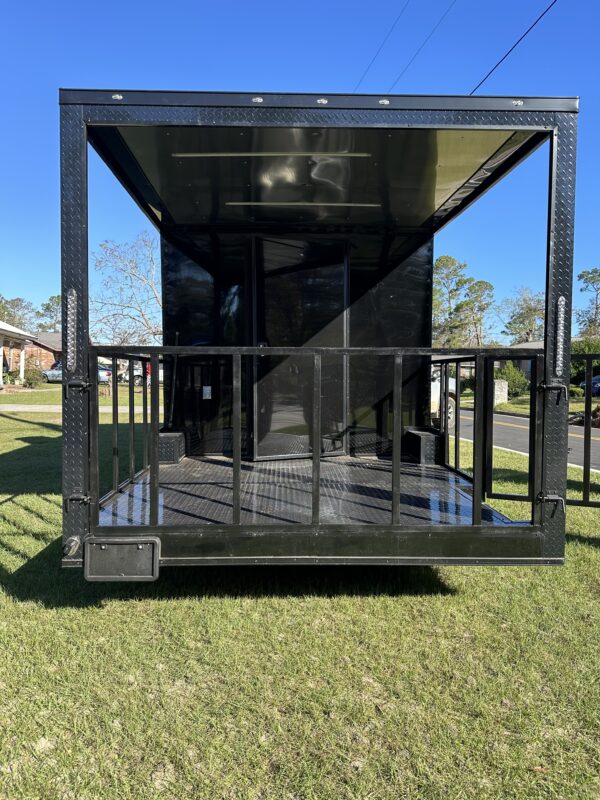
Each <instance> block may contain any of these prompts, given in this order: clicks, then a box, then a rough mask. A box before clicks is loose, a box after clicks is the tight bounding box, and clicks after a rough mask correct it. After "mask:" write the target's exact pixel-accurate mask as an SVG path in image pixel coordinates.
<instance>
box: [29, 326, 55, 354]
mask: <svg viewBox="0 0 600 800" xmlns="http://www.w3.org/2000/svg"><path fill="white" fill-rule="evenodd" d="M33 341H34V342H35V343H36V344H40V345H41V346H42V347H45V348H46V349H47V350H52V351H53V352H55V353H59V352H60V351H61V350H62V333H61V332H60V331H58V332H54V331H38V333H36V334H35V336H34V337H33Z"/></svg>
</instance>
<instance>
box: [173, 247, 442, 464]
mask: <svg viewBox="0 0 600 800" xmlns="http://www.w3.org/2000/svg"><path fill="white" fill-rule="evenodd" d="M403 245H404V240H403V239H402V238H401V237H393V236H390V237H387V238H386V237H385V236H383V237H382V236H373V235H371V236H362V237H361V236H348V237H337V238H330V237H329V238H328V237H327V236H326V235H311V236H307V235H303V236H302V237H300V236H298V235H296V236H294V235H293V234H292V235H289V236H282V235H281V234H277V235H274V236H268V235H266V234H265V235H260V236H252V235H249V234H225V233H217V232H214V233H212V234H205V233H203V234H197V235H194V236H190V235H188V236H186V237H185V238H182V237H180V236H175V235H174V236H171V237H169V239H167V238H166V237H165V236H163V239H162V264H163V300H164V303H163V315H164V343H165V344H167V345H173V344H176V343H178V344H180V345H200V346H201V345H224V346H234V345H255V346H260V345H265V346H288V347H301V346H303V345H312V346H322V347H327V346H330V347H342V346H363V347H383V346H398V347H403V346H404V347H406V346H429V345H430V344H431V301H432V270H433V267H432V259H433V248H432V242H431V241H430V242H428V243H427V244H425V245H424V246H422V247H421V248H419V249H418V250H417V251H416V252H415V253H414V254H413V255H412V256H410V257H409V258H406V257H405V251H404V250H403V249H402V248H403ZM174 371H175V374H176V376H177V377H176V389H175V391H173V390H172V385H171V381H172V375H173V372H174ZM428 375H429V369H428V365H427V364H422V363H421V362H420V360H419V359H407V362H406V364H405V372H404V385H403V414H402V420H403V426H404V427H406V426H407V425H423V424H425V422H426V421H427V416H428V406H429V378H428ZM311 391H312V363H311V359H310V358H309V357H307V356H294V357H291V358H274V357H271V356H270V357H262V358H244V359H243V373H242V412H243V430H244V436H243V452H244V456H245V457H246V458H258V459H261V458H277V457H284V456H285V457H292V456H303V455H304V456H307V455H309V454H310V452H311V451H312V442H311V437H310V431H311V423H312V402H311ZM391 400H392V361H391V358H390V359H388V358H383V357H382V358H372V357H369V358H365V357H358V356H353V357H352V358H350V359H349V363H348V365H347V368H346V367H345V366H344V363H343V359H342V358H341V356H328V357H325V358H324V359H323V398H322V434H323V439H322V443H321V447H322V451H323V452H324V453H327V454H329V455H334V454H337V453H345V452H351V453H355V452H368V453H372V452H385V451H386V450H387V449H388V448H389V446H390V441H391V435H392V425H391V419H390V410H391ZM231 404H232V379H231V366H230V360H229V359H227V358H223V359H221V358H218V357H206V358H198V357H194V358H180V359H179V361H178V362H174V361H172V362H170V363H167V364H166V365H165V405H166V414H165V418H166V420H167V422H168V424H169V426H172V427H173V428H174V429H177V430H184V431H185V432H186V440H187V448H188V451H189V452H192V453H229V452H230V451H231Z"/></svg>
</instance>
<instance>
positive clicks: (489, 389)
mask: <svg viewBox="0 0 600 800" xmlns="http://www.w3.org/2000/svg"><path fill="white" fill-rule="evenodd" d="M494 377H495V376H494V359H493V358H486V359H484V367H483V383H484V386H485V388H484V395H485V400H484V401H483V419H484V423H483V425H484V428H485V434H484V438H485V464H484V467H483V469H484V471H485V480H484V486H485V491H486V492H487V493H488V494H490V495H491V494H492V492H493V490H494Z"/></svg>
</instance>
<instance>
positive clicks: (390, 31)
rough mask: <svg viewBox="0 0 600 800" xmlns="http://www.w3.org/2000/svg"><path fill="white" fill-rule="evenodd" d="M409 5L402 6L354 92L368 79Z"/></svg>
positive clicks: (408, 1)
mask: <svg viewBox="0 0 600 800" xmlns="http://www.w3.org/2000/svg"><path fill="white" fill-rule="evenodd" d="M409 3H410V0H406V3H404V5H403V6H402V9H401V11H400V13H399V14H398V16H397V17H396V19H395V20H394V21H393V23H392V25H391V27H390V29H389V30H388V32H387V33H386V35H385V36H384V37H383V41H382V42H381V44H380V45H379V47H378V49H377V52H376V53H375V55H374V56H373V58H372V59H371V60H370V61H369V63H368V65H367V68H366V69H365V71H364V72H363V74H362V75H361V76H360V80H359V81H358V82H357V84H356V86H355V87H354V89H352V92H355V91H356V90H357V89H358V87H359V86H360V85H361V83H362V82H363V81H364V79H365V77H366V75H367V72H368V71H369V70H370V69H371V67H372V66H373V64H374V63H375V60H376V58H377V56H378V55H379V53H381V51H382V50H383V47H384V45H385V43H386V42H387V40H388V39H389V38H390V36H391V35H392V33H393V31H394V28H395V27H396V25H397V24H398V23H399V22H400V18H401V17H402V15H403V14H404V12H405V11H406V9H407V7H408V4H409Z"/></svg>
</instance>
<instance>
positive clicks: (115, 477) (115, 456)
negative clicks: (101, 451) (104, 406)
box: [112, 357, 120, 492]
mask: <svg viewBox="0 0 600 800" xmlns="http://www.w3.org/2000/svg"><path fill="white" fill-rule="evenodd" d="M117 367H118V362H117V359H116V358H115V357H113V360H112V488H113V491H114V492H116V491H117V489H118V488H119V483H120V477H119V381H118V375H117Z"/></svg>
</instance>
